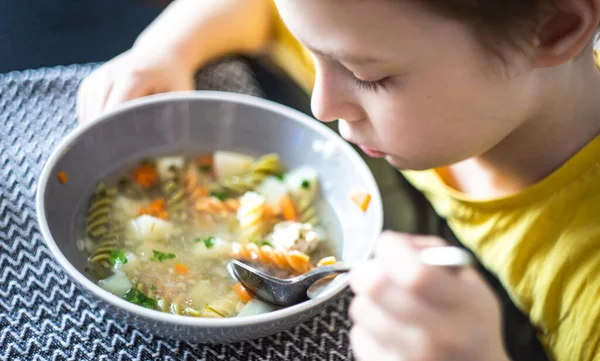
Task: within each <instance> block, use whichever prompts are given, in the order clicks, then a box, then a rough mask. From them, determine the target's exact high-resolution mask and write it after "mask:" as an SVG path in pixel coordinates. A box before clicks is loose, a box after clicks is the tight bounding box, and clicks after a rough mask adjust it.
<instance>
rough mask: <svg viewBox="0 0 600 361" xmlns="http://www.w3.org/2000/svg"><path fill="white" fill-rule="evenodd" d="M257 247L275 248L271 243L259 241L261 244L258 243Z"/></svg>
mask: <svg viewBox="0 0 600 361" xmlns="http://www.w3.org/2000/svg"><path fill="white" fill-rule="evenodd" d="M259 245H261V246H269V247H271V248H275V247H273V245H272V244H271V242H269V241H261V242H260V243H259Z"/></svg>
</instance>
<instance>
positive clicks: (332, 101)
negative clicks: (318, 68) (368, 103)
mask: <svg viewBox="0 0 600 361" xmlns="http://www.w3.org/2000/svg"><path fill="white" fill-rule="evenodd" d="M347 83H348V82H346V81H344V79H339V78H338V79H336V78H335V77H334V76H332V75H319V74H318V75H317V78H316V81H315V86H314V88H313V94H312V99H311V108H312V112H313V115H314V116H315V117H316V118H317V119H319V120H320V121H322V122H332V121H335V120H338V119H340V118H341V119H345V120H346V121H350V122H351V121H353V120H360V119H362V118H364V116H363V111H362V108H361V107H360V105H359V103H358V101H357V99H356V98H355V94H354V91H353V89H352V87H351V85H349V84H347Z"/></svg>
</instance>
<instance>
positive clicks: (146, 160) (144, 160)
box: [140, 158, 154, 166]
mask: <svg viewBox="0 0 600 361" xmlns="http://www.w3.org/2000/svg"><path fill="white" fill-rule="evenodd" d="M140 164H141V165H150V166H151V165H154V162H153V161H152V159H150V158H144V159H142V161H141V162H140Z"/></svg>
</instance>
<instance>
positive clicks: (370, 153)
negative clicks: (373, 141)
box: [359, 145, 387, 158]
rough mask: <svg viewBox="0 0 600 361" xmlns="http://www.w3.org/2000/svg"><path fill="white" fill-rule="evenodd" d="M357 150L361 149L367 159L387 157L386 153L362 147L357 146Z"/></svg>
mask: <svg viewBox="0 0 600 361" xmlns="http://www.w3.org/2000/svg"><path fill="white" fill-rule="evenodd" d="M359 148H360V149H362V151H363V152H365V154H366V155H368V156H369V157H373V158H384V157H385V156H386V155H387V154H386V153H383V152H380V151H378V150H375V149H371V148H368V147H365V146H364V145H359Z"/></svg>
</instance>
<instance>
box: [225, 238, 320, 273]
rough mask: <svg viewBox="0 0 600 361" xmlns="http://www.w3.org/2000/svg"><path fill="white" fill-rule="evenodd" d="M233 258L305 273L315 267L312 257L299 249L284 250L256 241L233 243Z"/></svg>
mask: <svg viewBox="0 0 600 361" xmlns="http://www.w3.org/2000/svg"><path fill="white" fill-rule="evenodd" d="M231 256H232V258H234V259H236V260H239V261H257V262H260V263H262V264H264V265H266V266H274V267H277V268H279V269H281V270H288V271H292V272H293V273H295V274H298V275H299V274H303V273H306V272H308V271H310V270H311V269H313V266H312V264H311V263H310V257H309V256H308V255H306V254H304V253H302V252H299V251H284V250H280V249H275V248H273V247H271V246H266V245H265V246H258V245H257V244H254V243H247V244H240V243H233V245H232V254H231Z"/></svg>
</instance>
